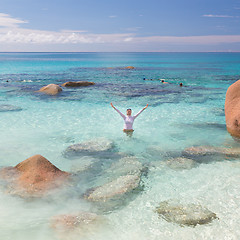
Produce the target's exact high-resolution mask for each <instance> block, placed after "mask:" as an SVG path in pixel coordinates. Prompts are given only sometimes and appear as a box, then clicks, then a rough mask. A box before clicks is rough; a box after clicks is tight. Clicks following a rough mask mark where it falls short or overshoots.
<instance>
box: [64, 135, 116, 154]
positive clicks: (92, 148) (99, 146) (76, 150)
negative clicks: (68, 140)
mask: <svg viewBox="0 0 240 240" xmlns="http://www.w3.org/2000/svg"><path fill="white" fill-rule="evenodd" d="M113 148H114V144H113V142H112V141H111V140H108V139H105V138H96V139H94V140H89V141H86V142H82V143H78V144H73V145H71V146H69V147H68V148H67V149H66V150H65V152H64V153H63V154H64V156H65V157H71V156H76V155H82V154H83V155H84V154H90V155H91V154H100V153H106V152H108V151H111V150H113Z"/></svg>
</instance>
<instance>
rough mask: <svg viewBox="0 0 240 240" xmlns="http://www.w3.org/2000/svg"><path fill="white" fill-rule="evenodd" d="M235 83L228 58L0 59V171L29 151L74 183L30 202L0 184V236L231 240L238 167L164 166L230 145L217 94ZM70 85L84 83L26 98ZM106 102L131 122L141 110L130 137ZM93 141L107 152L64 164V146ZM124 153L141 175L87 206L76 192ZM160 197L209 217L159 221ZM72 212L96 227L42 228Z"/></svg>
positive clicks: (210, 162) (234, 58)
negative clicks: (133, 185)
mask: <svg viewBox="0 0 240 240" xmlns="http://www.w3.org/2000/svg"><path fill="white" fill-rule="evenodd" d="M126 66H134V67H135V68H134V69H125V67H126ZM144 78H145V80H143V79H144ZM239 78H240V54H239V53H1V54H0V133H1V134H0V142H1V144H0V160H1V161H0V165H1V167H6V166H15V165H16V164H17V163H19V162H21V161H23V160H25V159H27V158H28V157H30V156H32V155H35V154H41V155H43V156H44V157H45V158H47V159H48V160H49V161H51V162H52V163H53V164H54V165H56V166H57V167H58V168H60V169H61V170H64V171H69V172H71V173H73V174H74V179H73V180H72V182H71V183H70V185H69V186H67V187H65V188H64V189H61V190H59V191H56V192H54V193H52V194H50V195H47V196H46V197H43V198H40V199H26V198H21V197H18V196H14V195H10V194H8V193H6V189H5V188H4V187H3V185H4V182H2V181H1V185H2V187H1V188H0V239H4V240H5V239H24V240H28V239H33V238H34V239H46V240H48V239H49V240H51V239H84V240H85V239H86V240H87V239H94V240H96V239H99V240H100V239H101V240H102V239H104V240H108V239H116V240H123V239H124V240H125V239H131V240H132V239H133V240H135V239H138V240H139V239H143V240H145V239H148V240H155V239H239V238H240V230H239V224H240V218H239V216H240V208H239V206H240V185H239V181H240V158H238V157H234V158H233V157H230V156H226V155H218V156H211V155H209V156H207V157H206V156H204V157H202V158H201V157H200V160H199V158H197V159H193V160H194V161H195V162H196V165H194V167H193V168H186V169H181V170H179V169H173V168H170V167H169V166H168V165H167V164H164V162H166V161H167V160H169V159H172V158H176V157H182V156H183V152H184V149H186V148H189V147H192V146H215V147H222V148H233V147H234V148H235V147H237V148H238V147H240V146H239V143H237V142H235V141H234V140H233V139H232V138H231V136H230V135H229V134H228V133H227V131H226V129H225V116H224V101H225V94H226V90H227V88H228V87H229V86H230V85H231V84H232V83H234V82H235V81H236V80H238V79H239ZM162 79H164V81H165V82H167V83H166V84H163V83H162V82H161V80H162ZM81 80H84V81H93V82H95V83H96V84H95V85H94V86H89V87H85V88H74V89H72V88H68V89H63V92H61V93H60V94H59V95H57V96H47V95H44V94H40V93H38V92H36V91H37V90H38V89H39V88H41V87H42V86H44V85H47V84H50V83H56V84H62V83H64V82H66V81H81ZM180 82H182V83H183V87H180V86H179V83H180ZM110 102H112V103H113V104H114V105H115V106H116V107H117V108H118V109H119V110H121V111H122V112H125V111H126V109H127V108H132V110H133V113H136V112H138V111H139V110H140V109H141V108H143V107H144V106H146V104H147V103H148V104H149V107H148V108H147V109H146V110H145V111H144V112H143V113H142V114H141V115H140V116H139V117H138V118H137V119H136V121H135V123H134V129H135V131H134V134H133V136H132V137H127V136H125V135H124V134H123V132H122V127H123V121H122V119H121V117H120V116H119V115H118V114H117V112H115V111H114V110H113V109H112V108H111V106H110ZM99 138H100V139H104V140H107V141H111V142H112V143H113V145H114V147H113V149H111V150H109V151H106V152H105V154H102V153H101V154H100V153H99V154H98V153H96V154H94V155H91V154H88V153H87V152H85V153H83V154H81V155H77V156H74V157H72V156H71V157H69V156H66V154H65V150H66V148H67V147H69V146H70V145H72V144H77V143H81V142H85V141H92V140H95V139H99ZM126 156H128V157H129V156H131V157H135V158H137V159H138V161H139V162H141V163H142V165H143V166H144V168H145V170H144V173H143V174H142V176H141V182H140V186H139V188H138V189H137V190H135V191H133V192H131V193H129V194H127V195H126V196H124V198H121V199H118V200H115V202H114V203H98V204H95V203H93V202H90V201H87V200H86V199H85V198H84V197H83V196H84V194H86V192H88V191H89V189H90V188H93V187H96V186H99V185H102V184H104V183H106V182H108V181H109V180H110V179H111V180H112V179H114V177H115V173H114V172H112V170H111V166H112V164H114V163H116V162H117V161H119V159H121V158H122V157H126ZM170 199H175V200H177V201H179V202H181V203H182V204H188V203H194V204H200V205H202V206H204V207H207V208H208V209H209V210H211V211H212V212H214V213H216V215H217V217H218V219H215V220H214V221H212V222H211V223H209V224H205V225H197V226H196V227H189V226H185V227H183V226H180V225H178V224H176V223H171V222H167V221H166V220H165V219H163V218H161V217H159V216H158V215H157V213H156V212H155V209H156V207H157V206H158V205H159V203H160V202H162V201H167V200H170ZM78 211H87V212H92V213H96V214H98V215H99V216H101V217H103V218H104V221H103V222H101V224H100V226H94V224H93V226H89V227H88V228H87V229H85V228H83V229H81V230H79V231H78V232H77V233H76V232H70V233H69V232H68V233H67V235H64V234H66V233H60V234H59V233H56V231H55V230H54V229H52V227H51V224H50V219H51V218H52V217H54V216H56V215H59V214H72V213H76V212H78Z"/></svg>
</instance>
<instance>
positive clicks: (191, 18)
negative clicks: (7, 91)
mask: <svg viewBox="0 0 240 240" xmlns="http://www.w3.org/2000/svg"><path fill="white" fill-rule="evenodd" d="M0 51H80V52H81V51H87V52H89V51H115V52H118V51H133V52H135V51H143V52H144V51H150V52H152V51H156V52H166V51H167V52H168V51H170V52H182V51H187V52H188V51H190V52H191V51H193V52H195V51H196V52H198V51H200V52H201V51H240V0H224V1H223V0H208V1H207V0H201V1H199V0H182V1H181V0H138V1H137V0H128V1H127V0H121V1H119V0H118V1H115V0H1V4H0Z"/></svg>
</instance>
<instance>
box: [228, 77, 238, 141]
mask: <svg viewBox="0 0 240 240" xmlns="http://www.w3.org/2000/svg"><path fill="white" fill-rule="evenodd" d="M225 118H226V127H227V130H228V132H229V133H230V134H231V135H232V136H233V137H236V138H240V80H238V81H236V82H235V83H233V84H232V85H231V86H230V87H229V88H228V90H227V93H226V99H225Z"/></svg>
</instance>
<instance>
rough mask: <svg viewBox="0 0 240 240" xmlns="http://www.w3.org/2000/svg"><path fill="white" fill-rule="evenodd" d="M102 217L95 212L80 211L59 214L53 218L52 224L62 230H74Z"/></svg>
mask: <svg viewBox="0 0 240 240" xmlns="http://www.w3.org/2000/svg"><path fill="white" fill-rule="evenodd" d="M100 219H101V218H100V217H99V216H98V215H97V214H95V213H89V212H79V213H77V214H68V215H65V214H64V215H58V216H55V217H53V218H52V219H51V226H52V227H53V228H55V229H59V230H61V231H66V230H72V229H74V228H79V227H84V226H86V225H89V224H93V223H96V222H97V221H99V220H100Z"/></svg>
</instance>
